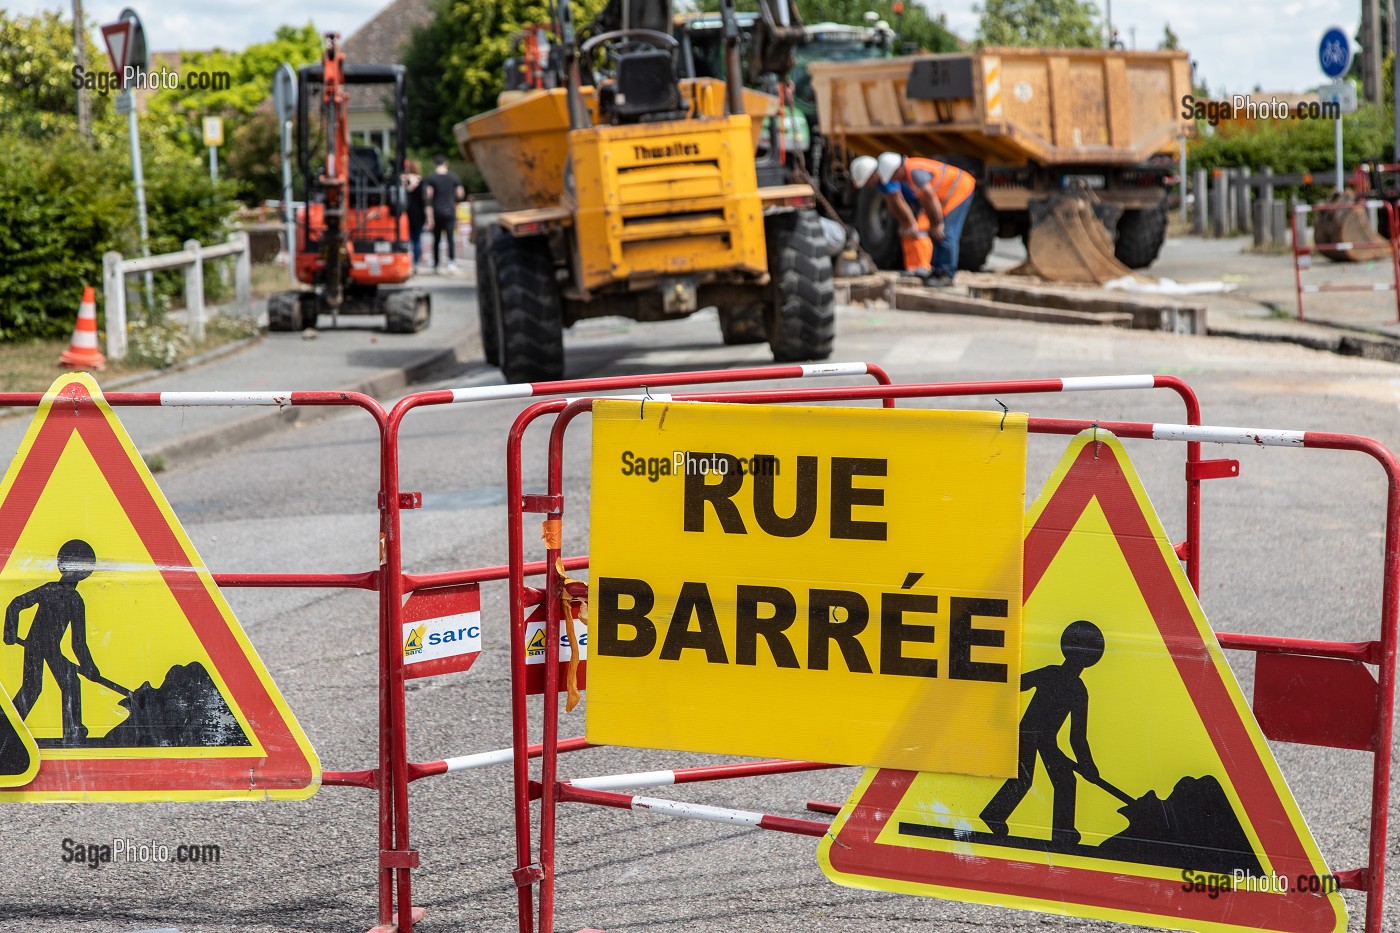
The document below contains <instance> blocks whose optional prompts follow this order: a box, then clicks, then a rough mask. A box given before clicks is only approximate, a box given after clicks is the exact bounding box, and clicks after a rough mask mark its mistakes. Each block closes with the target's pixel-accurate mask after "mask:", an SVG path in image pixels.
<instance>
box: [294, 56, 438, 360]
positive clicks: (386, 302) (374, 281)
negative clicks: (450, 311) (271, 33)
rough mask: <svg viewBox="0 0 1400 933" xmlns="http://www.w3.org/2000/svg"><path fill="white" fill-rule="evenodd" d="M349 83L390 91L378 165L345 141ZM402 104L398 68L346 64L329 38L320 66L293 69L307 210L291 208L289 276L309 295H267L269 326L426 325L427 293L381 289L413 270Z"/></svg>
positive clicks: (371, 153) (368, 151)
mask: <svg viewBox="0 0 1400 933" xmlns="http://www.w3.org/2000/svg"><path fill="white" fill-rule="evenodd" d="M354 85H368V86H373V85H389V86H390V87H391V88H392V89H393V95H394V97H393V103H394V105H395V107H394V112H395V114H396V117H397V123H396V131H395V134H394V138H393V140H392V141H389V145H391V146H392V153H390V158H389V160H388V163H387V165H386V164H385V159H384V157H383V155H382V154H381V152H380V150H379V149H378V148H377V147H375V146H370V145H351V143H350V119H349V103H350V88H351V86H354ZM406 102H407V98H406V94H405V91H404V69H403V66H402V65H356V64H346V62H345V55H344V53H343V52H342V51H341V50H340V35H339V34H338V33H333V32H331V33H326V37H325V52H324V55H323V57H322V60H321V64H319V65H303V66H302V67H301V69H300V70H299V72H298V75H297V127H296V129H297V166H298V170H299V171H300V172H301V176H302V179H303V183H304V185H305V189H304V190H305V192H306V204H305V205H304V206H303V207H301V208H300V209H299V210H298V211H297V223H296V228H297V253H296V274H297V279H298V280H299V281H301V282H303V283H305V284H307V285H310V286H311V288H310V289H309V290H300V291H289V292H280V293H278V294H275V295H273V296H272V297H271V298H269V299H268V302H267V317H268V327H269V329H271V330H284V331H285V330H301V329H303V328H306V327H312V326H314V325H315V323H316V318H317V316H318V315H320V314H323V313H329V314H331V315H332V317H333V319H336V318H338V316H339V315H340V314H382V315H384V329H385V330H387V331H389V332H391V333H404V334H407V333H413V332H414V331H419V330H422V329H423V328H425V327H427V326H428V318H429V316H430V315H431V313H432V305H431V303H430V299H429V296H428V294H427V293H426V292H424V291H422V290H420V289H411V288H388V287H386V286H394V285H402V284H403V283H404V282H407V281H408V278H409V276H410V275H411V274H412V272H413V260H412V255H411V252H410V249H409V245H410V244H409V241H408V216H407V213H406V210H405V207H406V198H405V195H404V189H403V184H402V182H401V180H400V176H401V175H402V173H403V162H404V122H405V118H404V112H405V109H406ZM316 104H319V108H317V109H318V112H319V119H315V118H314V115H313V107H314V106H315V105H316ZM386 148H387V146H386Z"/></svg>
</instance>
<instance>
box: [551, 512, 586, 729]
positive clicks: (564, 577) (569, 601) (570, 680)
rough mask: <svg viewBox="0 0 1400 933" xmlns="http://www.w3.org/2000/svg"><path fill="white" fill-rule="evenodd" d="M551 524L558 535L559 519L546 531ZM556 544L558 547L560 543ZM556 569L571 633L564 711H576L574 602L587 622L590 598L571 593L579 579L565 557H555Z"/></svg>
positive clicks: (560, 600)
mask: <svg viewBox="0 0 1400 933" xmlns="http://www.w3.org/2000/svg"><path fill="white" fill-rule="evenodd" d="M550 524H553V525H554V526H555V527H554V533H555V535H556V536H557V535H558V533H559V522H558V521H557V520H556V521H554V522H552V523H551V522H545V525H546V533H548V527H547V526H549V525H550ZM554 546H556V547H557V546H558V545H554ZM554 569H555V571H556V572H557V573H558V574H559V603H560V607H561V608H562V609H563V610H564V626H565V628H566V629H567V631H568V633H569V668H568V671H567V672H566V673H565V675H564V685H565V687H566V688H567V689H568V691H569V698H568V699H567V700H565V701H564V712H566V713H572V712H573V711H574V707H575V706H578V701H579V700H580V699H581V697H580V695H579V692H578V662H579V657H578V635H577V633H576V632H575V631H574V604H575V603H577V604H578V607H579V616H580V617H581V618H582V619H583V620H584V621H585V622H587V621H588V600H587V599H584V598H583V597H574V596H570V595H569V584H570V583H577V582H579V581H577V580H571V579H569V575H568V574H567V573H565V572H564V559H563V558H562V557H561V558H555V560H554Z"/></svg>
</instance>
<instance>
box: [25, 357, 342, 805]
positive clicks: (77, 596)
mask: <svg viewBox="0 0 1400 933" xmlns="http://www.w3.org/2000/svg"><path fill="white" fill-rule="evenodd" d="M0 607H3V609H4V622H3V633H0V634H3V638H2V639H0V693H3V694H8V696H9V697H10V698H11V699H12V700H13V702H14V708H15V710H16V711H17V712H18V714H19V718H20V719H22V720H23V723H24V725H25V726H26V727H27V730H28V732H29V733H30V734H31V735H33V737H34V740H35V741H36V742H37V745H38V749H39V762H40V764H39V769H38V773H37V774H36V775H34V776H33V780H31V781H28V782H26V783H25V784H24V785H23V786H21V787H14V788H9V789H5V788H0V803H3V802H5V801H55V800H64V801H86V800H218V799H234V798H249V797H252V798H260V797H277V798H304V797H309V796H310V795H311V794H312V793H314V792H315V789H316V787H317V785H318V784H319V782H320V765H319V763H318V762H317V760H316V755H315V753H314V752H313V751H312V749H311V745H310V743H309V742H308V741H307V739H306V736H305V735H304V734H303V733H302V730H301V727H300V726H299V725H298V724H297V721H296V719H295V718H293V716H292V714H291V712H290V711H289V710H288V709H287V704H286V701H285V700H283V699H282V696H281V694H279V693H278V691H277V688H276V686H275V685H274V684H273V682H272V677H271V676H270V675H269V674H268V672H267V669H266V668H265V667H264V666H263V664H262V661H261V660H260V659H259V658H258V656H257V653H256V652H255V651H254V650H253V647H252V645H251V644H250V643H249V641H248V638H247V636H246V635H245V634H244V633H243V630H242V628H241V627H240V626H239V625H238V621H237V620H236V619H235V618H234V616H233V612H232V610H231V609H230V608H229V606H228V604H227V603H226V602H225V601H224V598H223V595H222V594H221V593H220V592H219V589H218V587H217V586H216V585H215V584H214V580H213V578H212V577H211V576H210V574H209V571H208V570H207V569H206V568H205V566H204V563H203V561H201V560H200V558H199V555H198V554H197V553H196V552H195V549H194V545H193V544H191V543H190V540H189V538H188V537H187V536H186V535H185V532H184V529H183V528H181V527H180V522H179V520H178V519H176V517H175V513H174V512H173V511H172V510H171V508H170V504H169V503H168V502H167V501H166V499H165V496H164V495H163V494H162V493H161V491H160V488H159V487H158V486H157V485H156V482H155V479H154V478H153V477H152V476H151V473H150V471H149V470H148V469H147V468H146V465H145V463H144V462H143V461H142V459H141V457H140V455H139V454H137V452H136V448H135V447H134V446H133V445H132V443H131V439H130V437H128V436H127V433H126V431H125V429H124V428H123V427H122V425H121V422H120V421H118V420H117V417H116V416H115V415H114V414H113V413H112V410H111V408H110V407H108V405H107V403H106V401H104V400H103V398H102V393H101V391H100V390H99V389H98V387H97V383H96V382H94V381H93V379H92V378H91V377H90V376H87V375H84V374H75V375H67V376H63V377H62V378H60V379H59V380H58V381H57V382H55V383H54V384H53V386H52V387H51V388H50V389H49V392H48V394H47V395H45V397H44V401H43V403H42V404H41V405H40V406H39V409H38V412H37V413H36V414H35V416H34V420H33V422H32V423H31V424H30V426H29V430H28V432H27V433H26V434H25V436H24V440H23V441H22V442H21V443H20V447H19V450H18V452H17V453H16V455H15V458H14V460H13V461H12V462H11V464H10V467H9V470H8V471H7V472H6V473H5V476H4V479H3V480H0ZM0 783H2V782H0Z"/></svg>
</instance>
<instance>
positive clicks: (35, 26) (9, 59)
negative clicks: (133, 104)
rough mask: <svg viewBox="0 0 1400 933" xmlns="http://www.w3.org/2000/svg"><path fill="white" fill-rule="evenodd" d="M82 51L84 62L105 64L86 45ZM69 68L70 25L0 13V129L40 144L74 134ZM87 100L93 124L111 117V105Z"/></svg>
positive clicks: (53, 18) (47, 14) (47, 17)
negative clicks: (65, 133) (60, 134)
mask: <svg viewBox="0 0 1400 933" xmlns="http://www.w3.org/2000/svg"><path fill="white" fill-rule="evenodd" d="M87 47H88V48H87V52H88V56H87V57H88V61H90V62H105V61H106V60H107V56H106V55H101V56H99V55H98V52H97V46H96V45H94V44H93V42H92V40H91V39H88V40H87ZM73 67H74V66H73V24H72V21H71V20H65V19H64V18H63V17H62V16H61V15H60V14H59V13H57V12H55V11H52V10H45V11H42V12H40V13H37V14H35V15H33V16H25V15H23V14H21V15H17V16H14V17H10V16H7V15H6V13H5V11H4V10H0V127H4V129H5V135H6V136H7V137H10V138H14V137H24V138H29V139H40V138H44V137H47V136H51V135H52V134H54V133H56V132H60V131H63V130H67V129H69V128H73V129H76V128H77V105H78V104H77V101H78V99H77V90H76V89H75V88H74V86H73V80H74V79H73ZM103 77H106V74H105V72H104V74H103ZM92 96H93V98H94V99H93V105H94V106H93V117H94V119H96V118H99V117H101V116H105V115H110V114H111V112H112V103H111V99H110V98H109V97H108V96H107V95H105V94H103V95H92Z"/></svg>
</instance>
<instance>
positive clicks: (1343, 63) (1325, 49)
mask: <svg viewBox="0 0 1400 933" xmlns="http://www.w3.org/2000/svg"><path fill="white" fill-rule="evenodd" d="M1317 61H1318V64H1319V65H1320V66H1322V73H1323V74H1324V75H1326V76H1327V77H1329V78H1331V79H1332V80H1333V81H1336V82H1337V83H1336V84H1332V85H1329V86H1327V87H1324V88H1321V89H1319V92H1318V98H1319V100H1321V101H1325V100H1328V99H1329V98H1328V97H1326V96H1325V95H1326V93H1327V92H1328V91H1336V93H1337V94H1341V93H1343V92H1341V91H1338V90H1336V89H1338V88H1339V87H1340V86H1341V85H1347V87H1349V88H1350V84H1348V83H1347V82H1346V81H1344V80H1343V79H1342V76H1343V75H1345V74H1346V73H1347V69H1348V68H1350V67H1351V39H1349V38H1347V34H1346V32H1345V31H1344V30H1343V29H1342V28H1341V27H1340V26H1333V27H1332V28H1331V29H1328V30H1327V31H1326V32H1324V33H1323V34H1322V41H1321V42H1320V43H1319V44H1318V47H1317ZM1351 93H1352V110H1355V109H1356V103H1355V101H1356V89H1355V88H1351ZM1332 99H1336V98H1335V97H1334V98H1332ZM1343 112H1346V113H1350V112H1351V111H1343ZM1333 135H1334V138H1335V140H1336V147H1337V190H1338V191H1341V190H1342V188H1343V182H1342V118H1341V114H1340V113H1339V114H1338V115H1337V120H1336V126H1335V129H1334V133H1333Z"/></svg>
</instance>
